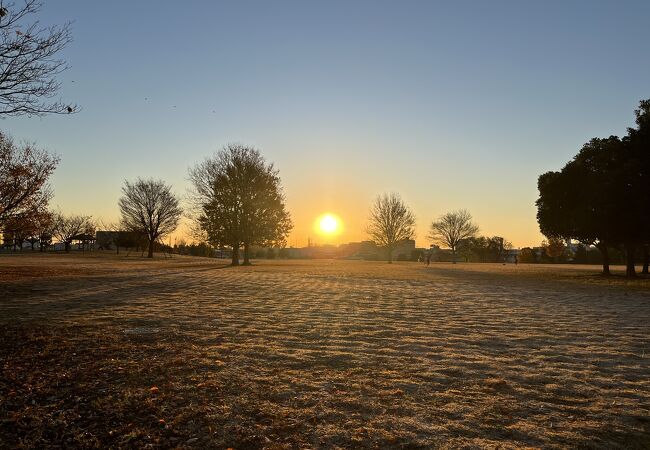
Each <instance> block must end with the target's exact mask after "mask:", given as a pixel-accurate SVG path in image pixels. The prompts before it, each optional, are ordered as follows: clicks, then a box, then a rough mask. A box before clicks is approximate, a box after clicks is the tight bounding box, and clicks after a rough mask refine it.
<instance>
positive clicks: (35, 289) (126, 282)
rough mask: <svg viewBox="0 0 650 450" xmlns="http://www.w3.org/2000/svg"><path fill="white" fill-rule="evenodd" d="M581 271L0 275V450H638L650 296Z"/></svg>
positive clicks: (15, 266)
mask: <svg viewBox="0 0 650 450" xmlns="http://www.w3.org/2000/svg"><path fill="white" fill-rule="evenodd" d="M598 270H599V268H598V267H594V266H590V267H584V266H582V267H579V266H543V265H522V264H520V265H518V266H514V265H508V266H503V265H498V264H458V265H455V266H453V265H447V264H432V265H431V266H430V267H425V266H424V265H421V264H418V263H397V264H393V265H388V264H385V263H380V262H362V261H264V262H259V263H257V265H255V266H253V267H238V268H230V267H226V266H225V264H224V263H223V261H220V260H213V259H203V258H189V257H174V258H172V259H164V258H162V257H161V258H158V259H156V260H154V261H148V260H144V259H140V258H133V257H130V258H124V257H115V256H108V255H98V254H91V255H86V256H79V255H25V256H0V277H1V279H0V446H2V447H6V448H16V447H18V448H20V447H24V448H48V447H51V448H53V447H57V448H58V447H67V448H70V447H81V448H84V447H85V448H93V447H96V448H99V447H113V448H119V447H123V448H127V447H128V448H132V447H136V448H142V447H165V448H168V447H172V448H175V447H178V448H187V447H192V448H228V447H232V448H236V449H247V448H269V449H283V448H506V449H507V448H567V447H578V448H603V449H605V448H607V449H609V448H621V449H623V448H625V449H628V448H650V280H644V279H641V280H637V281H627V280H625V279H624V278H622V277H616V276H615V277H612V278H603V277H601V276H599V275H597V273H598ZM617 270H621V268H617Z"/></svg>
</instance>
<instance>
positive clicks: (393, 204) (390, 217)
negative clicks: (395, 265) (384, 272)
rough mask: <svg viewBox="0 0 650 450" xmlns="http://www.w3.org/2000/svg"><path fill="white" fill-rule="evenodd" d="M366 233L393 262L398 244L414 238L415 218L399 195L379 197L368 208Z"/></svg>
mask: <svg viewBox="0 0 650 450" xmlns="http://www.w3.org/2000/svg"><path fill="white" fill-rule="evenodd" d="M368 222H369V223H368V228H367V232H368V234H369V235H370V237H371V239H372V240H373V241H375V243H376V244H377V245H379V246H381V247H384V248H385V249H386V252H387V257H388V263H389V264H392V262H393V250H395V248H396V246H397V244H399V242H401V241H404V240H406V239H413V236H415V216H414V215H413V213H412V212H411V210H410V208H409V207H408V206H407V205H406V203H404V201H403V200H402V198H401V197H400V196H399V194H396V193H391V194H383V195H379V196H378V197H377V198H376V199H375V202H374V203H373V204H372V206H371V207H370V217H369V221H368Z"/></svg>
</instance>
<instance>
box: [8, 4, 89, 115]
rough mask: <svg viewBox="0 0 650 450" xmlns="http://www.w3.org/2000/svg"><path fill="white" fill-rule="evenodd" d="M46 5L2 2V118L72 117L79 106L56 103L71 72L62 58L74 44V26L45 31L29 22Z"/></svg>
mask: <svg viewBox="0 0 650 450" xmlns="http://www.w3.org/2000/svg"><path fill="white" fill-rule="evenodd" d="M41 6H42V3H41V2H39V1H37V0H24V2H21V4H20V5H18V6H16V4H14V3H6V2H4V1H0V115H23V114H26V115H29V116H33V115H37V116H40V115H44V114H52V113H54V114H64V113H65V114H68V113H72V112H75V111H76V110H77V106H76V105H70V104H65V103H63V102H61V101H56V100H52V99H53V97H54V96H55V95H56V94H57V92H58V91H59V88H60V87H61V85H60V83H59V82H58V81H57V79H56V77H57V76H58V75H59V74H60V73H61V72H63V71H64V70H66V69H67V65H66V63H65V61H63V60H62V59H59V58H58V56H57V55H58V54H59V53H60V52H61V50H63V49H64V48H65V46H66V45H68V44H69V43H70V41H72V36H71V33H70V24H69V23H66V24H64V25H62V26H50V27H42V26H41V25H40V23H39V22H38V21H31V22H29V21H28V20H29V18H30V17H31V16H32V15H34V14H36V13H38V12H39V10H40V9H41Z"/></svg>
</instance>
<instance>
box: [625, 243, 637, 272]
mask: <svg viewBox="0 0 650 450" xmlns="http://www.w3.org/2000/svg"><path fill="white" fill-rule="evenodd" d="M635 250H636V246H635V245H634V244H625V253H626V260H627V265H626V267H625V276H626V277H629V278H633V277H635V276H636V269H635V268H634V262H635V261H634V256H635V255H634V253H635Z"/></svg>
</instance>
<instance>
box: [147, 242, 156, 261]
mask: <svg viewBox="0 0 650 450" xmlns="http://www.w3.org/2000/svg"><path fill="white" fill-rule="evenodd" d="M155 241H156V240H155V239H149V252H148V253H147V258H153V244H154V242H155Z"/></svg>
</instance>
